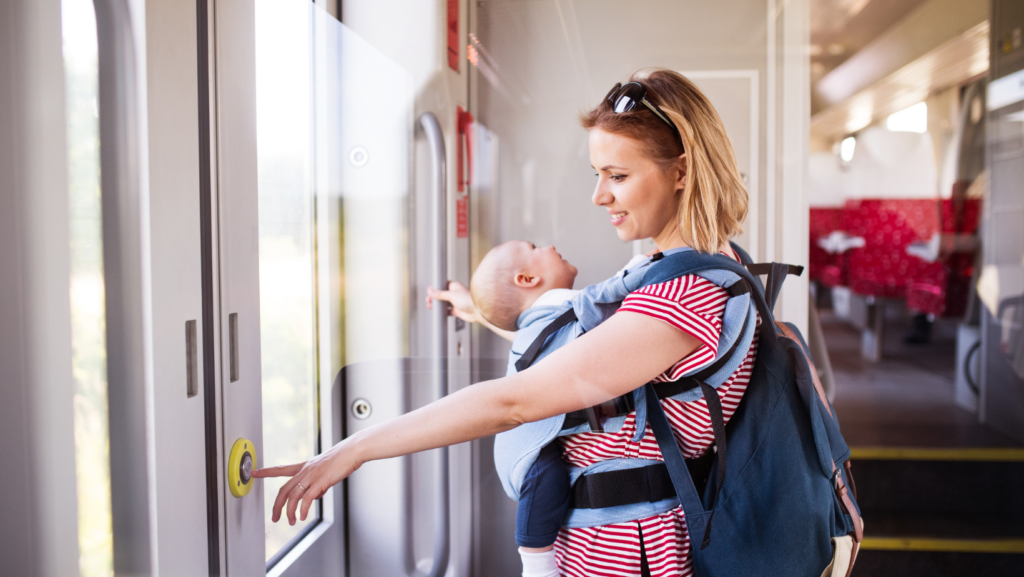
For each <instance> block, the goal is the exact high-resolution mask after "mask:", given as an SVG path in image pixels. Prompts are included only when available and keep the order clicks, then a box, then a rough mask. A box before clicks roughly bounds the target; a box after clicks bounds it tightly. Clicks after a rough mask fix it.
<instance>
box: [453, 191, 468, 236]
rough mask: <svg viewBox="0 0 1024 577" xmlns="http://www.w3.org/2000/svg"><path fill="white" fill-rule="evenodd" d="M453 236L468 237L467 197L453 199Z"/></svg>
mask: <svg viewBox="0 0 1024 577" xmlns="http://www.w3.org/2000/svg"><path fill="white" fill-rule="evenodd" d="M455 237H456V238H467V237H469V197H468V196H464V197H462V198H460V199H458V200H456V201H455Z"/></svg>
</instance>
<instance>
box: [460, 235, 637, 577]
mask: <svg viewBox="0 0 1024 577" xmlns="http://www.w3.org/2000/svg"><path fill="white" fill-rule="evenodd" d="M649 260H650V259H649V258H648V257H646V256H638V257H635V258H634V260H632V261H630V263H629V264H628V265H626V268H624V269H623V270H622V271H619V275H616V277H615V278H613V279H609V281H606V282H605V283H600V284H598V285H594V286H591V287H587V288H586V289H585V290H584V291H578V290H572V287H573V283H574V281H575V280H576V272H577V271H576V267H574V266H572V265H571V264H569V263H568V262H567V261H566V260H565V259H563V258H562V255H560V254H558V252H556V251H555V248H554V247H553V246H548V247H544V248H538V247H537V246H535V245H533V244H532V243H529V242H526V241H522V240H513V241H509V242H506V243H504V244H502V245H499V246H497V247H495V248H494V249H493V250H491V251H490V252H489V253H487V255H486V256H485V257H484V259H483V261H481V263H480V266H479V267H477V270H476V272H475V273H474V274H473V278H472V280H471V281H470V294H471V295H472V298H473V303H474V304H475V306H476V309H477V313H478V315H479V317H482V320H483V321H484V323H485V324H489V325H492V326H493V327H496V328H498V329H502V330H504V331H515V335H514V339H513V340H512V350H511V352H510V354H509V367H508V373H509V374H512V373H514V372H516V366H515V362H516V361H517V360H518V359H519V358H520V356H521V355H522V354H523V353H524V352H525V351H526V350H527V348H528V347H529V346H530V344H532V343H533V341H534V339H536V338H537V337H538V336H539V335H540V333H541V332H542V331H543V330H544V328H545V327H547V326H548V325H549V324H550V323H551V322H552V321H554V320H555V319H556V318H558V317H559V316H560V315H561V314H562V313H563V312H564V311H565V310H566V308H567V306H566V303H567V302H568V301H573V302H575V300H578V299H584V300H586V301H587V302H598V303H600V302H615V301H616V300H621V299H622V298H623V296H624V294H619V293H618V292H617V291H622V290H625V288H624V287H625V285H624V283H623V282H622V280H621V279H622V278H623V275H625V274H626V273H625V270H626V269H629V268H632V266H633V265H638V264H640V263H642V262H647V261H649ZM631 278H642V277H639V276H634V277H631ZM581 292H585V293H587V294H585V295H580V293H581ZM612 294H616V295H617V296H616V297H614V298H604V297H609V295H612ZM577 295H579V296H578V297H577ZM586 320H588V319H583V321H584V322H579V323H572V324H570V325H569V326H566V327H564V328H563V329H562V330H561V331H559V332H556V333H554V334H553V335H552V336H551V337H550V338H549V339H548V341H547V342H546V344H545V347H544V349H543V350H542V354H541V356H539V357H537V358H538V360H542V359H543V356H545V355H547V354H550V353H551V352H552V351H553V350H555V349H557V348H559V347H561V346H562V345H564V344H566V343H568V342H569V341H571V340H572V338H574V337H575V336H576V335H578V334H579V333H580V332H582V331H583V330H584V329H585V328H586V327H587V324H588V323H587V322H585V321H586ZM577 325H578V326H577ZM563 331H564V332H566V333H569V334H563ZM538 362H539V361H538ZM499 437H500V436H499ZM496 443H497V441H496ZM495 448H496V450H497V448H498V445H497V444H496V446H495ZM496 464H497V462H496ZM498 466H499V470H500V469H501V465H500V464H499V465H498ZM503 482H504V480H503ZM508 489H509V488H508V487H506V490H508ZM518 489H519V490H518V493H519V505H518V507H517V510H516V544H518V545H519V552H520V555H521V556H522V558H523V575H524V577H548V576H557V575H558V569H557V566H556V563H555V553H554V550H553V548H554V543H555V539H556V537H557V536H558V531H559V529H560V528H561V526H562V523H563V521H564V520H565V516H566V512H567V510H568V508H569V503H570V493H569V491H570V483H569V471H568V469H567V467H566V465H565V464H564V463H563V462H562V451H561V448H560V447H559V445H558V444H557V443H556V442H554V441H552V442H550V443H549V444H548V445H546V446H545V447H544V448H543V449H541V450H540V454H539V455H538V456H537V459H536V461H535V462H534V463H533V465H532V466H531V467H530V468H529V470H528V471H527V472H526V475H525V478H524V479H523V481H522V484H521V485H520V486H519V487H518ZM513 492H514V491H513ZM510 494H511V493H510Z"/></svg>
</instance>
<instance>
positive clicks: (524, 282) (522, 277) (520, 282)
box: [512, 272, 541, 288]
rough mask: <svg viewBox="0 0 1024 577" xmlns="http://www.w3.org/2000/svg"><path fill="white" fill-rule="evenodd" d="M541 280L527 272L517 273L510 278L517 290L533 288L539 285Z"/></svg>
mask: <svg viewBox="0 0 1024 577" xmlns="http://www.w3.org/2000/svg"><path fill="white" fill-rule="evenodd" d="M540 281H541V278H540V277H539V276H536V275H532V274H530V273H528V272H517V273H516V276H515V277H513V278H512V284H514V285H516V286H517V287H519V288H535V287H536V286H537V285H539V284H540Z"/></svg>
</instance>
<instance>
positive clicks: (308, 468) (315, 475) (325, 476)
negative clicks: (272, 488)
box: [252, 437, 363, 525]
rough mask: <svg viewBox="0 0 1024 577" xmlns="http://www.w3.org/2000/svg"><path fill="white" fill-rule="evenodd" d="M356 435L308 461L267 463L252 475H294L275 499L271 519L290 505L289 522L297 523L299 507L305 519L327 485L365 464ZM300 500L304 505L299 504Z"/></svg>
mask: <svg viewBox="0 0 1024 577" xmlns="http://www.w3.org/2000/svg"><path fill="white" fill-rule="evenodd" d="M354 439H355V437H349V438H348V439H345V440H344V441H342V442H340V443H338V444H337V445H335V446H334V447H332V448H331V449H330V450H329V451H327V452H325V453H323V454H321V455H319V456H317V457H315V458H313V459H310V460H308V461H306V462H305V463H296V464H294V465H283V466H280V467H267V468H265V469H258V470H257V471H255V472H254V473H253V474H252V476H253V477H257V478H260V479H263V478H266V477H291V479H289V480H288V481H287V482H286V483H285V484H284V486H283V487H281V490H280V491H278V492H277V499H275V500H274V514H273V516H272V519H273V521H274V523H277V522H278V521H279V520H280V519H281V510H282V509H283V508H284V507H285V505H287V506H288V509H287V512H288V524H289V525H294V524H295V511H296V509H297V508H298V509H299V519H300V520H302V521H305V520H306V515H307V514H308V513H309V506H310V505H312V504H313V501H315V500H317V499H319V498H321V497H323V496H324V493H326V492H327V489H330V488H331V487H333V486H334V485H336V484H338V483H340V482H341V481H342V480H343V479H345V478H346V477H348V476H349V475H351V474H352V473H354V472H355V471H356V469H358V468H359V467H360V466H362V464H363V463H362V461H361V460H360V459H358V458H357V457H356V455H355V452H356V451H355V446H354V442H355V441H354ZM300 503H301V505H302V506H301V508H300V507H299V504H300Z"/></svg>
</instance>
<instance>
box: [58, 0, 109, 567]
mask: <svg viewBox="0 0 1024 577" xmlns="http://www.w3.org/2000/svg"><path fill="white" fill-rule="evenodd" d="M61 20H62V35H63V43H64V82H65V95H66V96H65V98H66V103H65V106H66V114H67V117H66V121H67V154H68V195H69V199H68V200H69V203H68V208H69V216H70V222H69V225H70V233H71V234H70V241H71V246H70V256H71V259H70V265H71V271H70V272H71V275H70V276H71V285H70V298H71V346H72V375H73V378H74V384H75V396H74V419H75V422H74V428H75V475H76V480H77V490H78V547H79V552H80V558H79V569H80V571H81V574H82V576H83V577H105V576H112V575H113V574H114V569H113V529H112V526H111V513H110V442H109V421H108V419H107V365H106V362H107V354H106V323H105V306H104V284H103V236H102V234H103V233H102V217H101V203H100V149H99V146H100V143H99V114H98V108H97V100H98V95H99V92H98V77H99V69H98V51H97V44H96V16H95V12H94V11H93V4H92V1H91V0H63V1H62V3H61Z"/></svg>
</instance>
